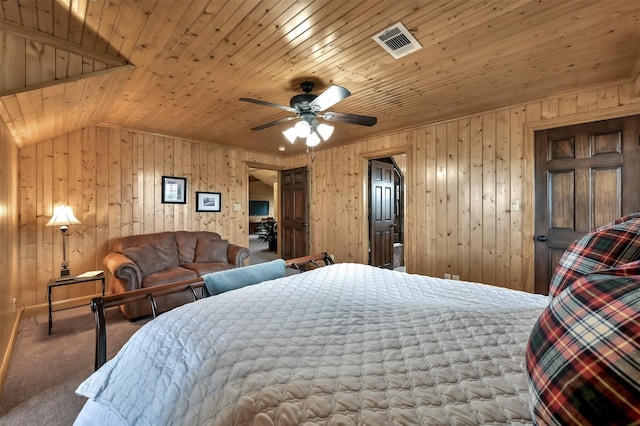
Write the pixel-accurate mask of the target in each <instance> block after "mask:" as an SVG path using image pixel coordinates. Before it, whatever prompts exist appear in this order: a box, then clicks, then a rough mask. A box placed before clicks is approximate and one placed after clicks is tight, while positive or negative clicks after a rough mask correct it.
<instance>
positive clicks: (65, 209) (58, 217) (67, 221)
mask: <svg viewBox="0 0 640 426" xmlns="http://www.w3.org/2000/svg"><path fill="white" fill-rule="evenodd" d="M79 224H80V221H79V220H78V219H77V218H76V217H75V216H74V215H73V212H72V211H71V207H69V206H64V205H63V206H57V207H56V208H54V209H53V216H51V219H50V220H49V222H47V224H46V225H45V226H69V225H79Z"/></svg>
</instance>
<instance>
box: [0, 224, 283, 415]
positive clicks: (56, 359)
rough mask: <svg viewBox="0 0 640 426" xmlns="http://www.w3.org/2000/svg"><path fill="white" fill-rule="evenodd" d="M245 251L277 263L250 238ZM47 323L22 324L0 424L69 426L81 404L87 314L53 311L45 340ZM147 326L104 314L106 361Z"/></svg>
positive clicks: (89, 366)
mask: <svg viewBox="0 0 640 426" xmlns="http://www.w3.org/2000/svg"><path fill="white" fill-rule="evenodd" d="M249 249H250V251H251V254H250V256H249V263H250V264H251V265H254V264H257V263H262V262H268V261H270V260H274V259H276V258H277V254H276V252H271V251H269V249H268V244H267V243H262V242H260V241H258V240H257V237H256V236H255V235H251V236H249ZM47 321H48V319H47V315H42V316H38V317H31V318H25V319H23V321H22V325H21V329H20V332H19V334H18V339H17V340H16V346H15V349H14V352H13V357H12V359H11V364H10V366H9V373H8V375H7V380H6V382H5V386H4V392H3V394H2V396H1V397H0V425H3V426H14V425H15V426H24V425H29V426H31V425H34V426H35V425H47V426H57V425H60V426H63V425H65V426H66V425H71V424H72V423H73V421H74V419H75V418H76V416H77V414H78V412H79V411H80V409H81V408H82V406H83V405H84V403H85V398H83V397H79V396H77V395H75V389H76V388H77V387H78V385H79V384H80V383H81V382H82V381H83V380H84V379H85V378H87V377H88V376H89V375H90V374H91V373H92V372H93V365H94V348H95V321H94V316H93V313H92V312H91V309H90V308H89V307H88V306H82V307H79V308H74V309H68V310H65V311H59V312H54V314H53V330H52V334H51V335H48V334H47ZM147 321H148V320H142V321H138V322H133V323H132V322H129V321H127V320H126V319H125V318H124V316H122V314H121V313H120V311H119V310H118V309H109V310H108V311H107V324H108V325H107V342H108V346H107V352H108V353H107V356H108V358H111V357H113V356H114V355H115V354H116V352H117V351H118V350H119V349H120V348H121V347H122V345H124V343H125V342H126V341H127V340H128V339H129V337H131V335H132V334H133V333H135V331H136V330H138V329H139V328H140V327H141V326H142V325H143V324H145V323H146V322H147Z"/></svg>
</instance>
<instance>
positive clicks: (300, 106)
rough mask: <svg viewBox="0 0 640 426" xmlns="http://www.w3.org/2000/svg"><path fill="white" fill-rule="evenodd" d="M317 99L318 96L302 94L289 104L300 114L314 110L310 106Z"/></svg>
mask: <svg viewBox="0 0 640 426" xmlns="http://www.w3.org/2000/svg"><path fill="white" fill-rule="evenodd" d="M317 97H318V95H313V94H311V93H302V94H300V95H295V96H294V97H293V98H291V101H289V104H290V105H291V108H294V109H296V110H298V111H299V112H309V111H311V110H312V108H311V107H310V106H309V104H310V103H311V102H312V101H313V100H314V99H315V98H317Z"/></svg>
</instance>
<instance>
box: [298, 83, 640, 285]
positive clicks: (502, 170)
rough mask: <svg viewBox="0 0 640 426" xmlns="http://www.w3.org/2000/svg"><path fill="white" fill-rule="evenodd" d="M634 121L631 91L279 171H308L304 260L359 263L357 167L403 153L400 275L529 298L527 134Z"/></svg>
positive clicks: (539, 107) (534, 107) (367, 143)
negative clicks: (312, 256)
mask: <svg viewBox="0 0 640 426" xmlns="http://www.w3.org/2000/svg"><path fill="white" fill-rule="evenodd" d="M638 112H640V98H637V97H635V89H634V87H633V84H622V85H616V86H611V87H604V88H594V89H591V90H585V91H582V92H579V93H572V94H566V95H561V96H558V97H555V98H549V99H546V100H543V101H540V102H533V103H530V104H526V105H517V106H513V107H511V108H505V109H501V110H498V111H491V112H486V113H483V114H478V115H473V116H469V117H464V118H460V119H457V120H453V121H447V122H442V123H437V124H432V125H426V126H421V127H417V128H413V129H409V130H406V131H401V132H398V133H395V134H391V135H387V136H384V137H378V138H372V139H368V140H363V141H361V142H359V143H356V144H352V145H347V146H340V147H336V148H333V149H328V150H321V151H317V152H314V153H311V154H309V155H302V156H298V157H292V158H289V159H287V162H286V167H287V168H293V167H299V166H302V165H307V166H308V168H309V170H310V181H311V194H312V195H311V205H310V211H311V233H312V236H311V239H310V240H311V251H312V252H315V251H319V250H327V251H329V252H330V253H333V254H335V256H336V259H337V260H338V261H339V262H347V261H350V262H361V263H366V262H367V251H366V247H367V244H366V242H367V241H368V235H367V228H366V224H365V225H364V226H363V220H366V219H365V218H366V217H367V212H366V203H367V200H366V197H367V191H366V180H367V178H366V172H367V169H366V162H367V158H373V157H376V156H378V157H382V156H388V155H390V154H395V153H397V152H406V153H407V165H406V167H407V171H406V175H405V177H406V185H407V187H406V200H407V202H406V214H407V218H406V221H405V262H406V265H407V270H408V271H409V272H413V273H419V274H424V275H433V276H437V277H442V276H443V275H444V274H445V273H450V274H457V275H460V278H461V279H463V280H470V281H480V282H484V283H490V284H497V285H501V286H505V287H509V288H514V289H520V290H526V291H533V260H534V259H533V229H534V228H533V226H534V221H533V219H534V209H535V206H534V205H533V190H534V182H533V166H534V157H533V138H532V135H533V130H534V129H540V128H545V127H557V126H560V125H567V124H574V123H578V122H586V121H594V120H598V119H606V118H612V117H614V116H623V115H628V114H631V113H638ZM511 200H519V201H520V206H521V207H520V210H518V211H511V207H510V206H511Z"/></svg>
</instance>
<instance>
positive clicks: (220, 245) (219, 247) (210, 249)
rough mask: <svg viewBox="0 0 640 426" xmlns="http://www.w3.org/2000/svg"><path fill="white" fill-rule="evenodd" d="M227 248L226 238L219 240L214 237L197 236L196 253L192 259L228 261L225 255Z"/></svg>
mask: <svg viewBox="0 0 640 426" xmlns="http://www.w3.org/2000/svg"><path fill="white" fill-rule="evenodd" d="M228 248H229V241H228V240H219V239H215V238H198V245H197V246H196V255H195V257H194V259H193V261H194V262H195V263H209V262H221V263H229V259H228V257H227V249H228Z"/></svg>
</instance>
